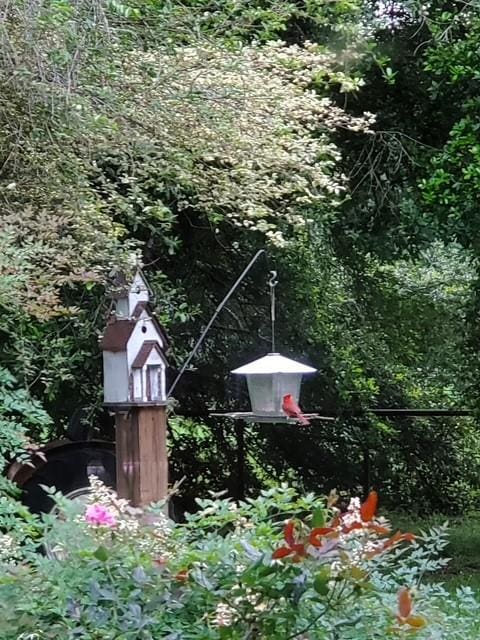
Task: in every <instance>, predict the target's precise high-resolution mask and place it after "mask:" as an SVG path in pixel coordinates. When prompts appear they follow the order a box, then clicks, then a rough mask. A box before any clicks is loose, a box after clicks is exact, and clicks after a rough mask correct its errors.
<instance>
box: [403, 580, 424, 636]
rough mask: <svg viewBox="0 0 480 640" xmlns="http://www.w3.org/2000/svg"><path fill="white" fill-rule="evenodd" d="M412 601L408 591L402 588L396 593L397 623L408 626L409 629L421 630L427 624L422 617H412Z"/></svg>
mask: <svg viewBox="0 0 480 640" xmlns="http://www.w3.org/2000/svg"><path fill="white" fill-rule="evenodd" d="M412 612H413V600H412V594H411V592H410V589H408V588H407V587H403V588H402V589H400V591H399V592H398V612H397V614H396V618H397V622H398V623H399V624H401V625H408V626H409V627H411V629H412V630H413V629H421V628H422V627H424V626H425V625H426V624H427V622H426V620H425V618H422V616H418V615H413V613H412Z"/></svg>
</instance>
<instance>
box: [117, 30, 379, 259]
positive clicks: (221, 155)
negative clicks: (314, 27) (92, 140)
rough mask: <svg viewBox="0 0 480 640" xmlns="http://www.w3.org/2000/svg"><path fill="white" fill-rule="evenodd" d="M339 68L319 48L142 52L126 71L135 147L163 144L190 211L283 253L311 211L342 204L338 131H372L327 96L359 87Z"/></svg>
mask: <svg viewBox="0 0 480 640" xmlns="http://www.w3.org/2000/svg"><path fill="white" fill-rule="evenodd" d="M337 62H338V60H337V57H336V55H334V54H332V53H330V52H326V51H325V50H324V49H322V47H320V46H318V45H316V44H312V43H306V45H305V46H303V47H300V46H297V45H293V46H287V45H286V44H285V43H283V42H272V43H269V44H266V45H259V44H253V45H250V46H243V47H240V48H238V49H237V50H236V51H232V50H229V49H226V48H222V47H219V46H212V45H209V44H203V45H202V46H197V47H182V48H179V49H177V50H176V51H175V52H174V53H172V52H168V53H167V52H162V51H146V52H144V51H134V52H132V53H131V55H130V56H128V57H127V58H125V59H124V60H123V63H122V67H121V74H119V76H121V79H122V90H123V93H124V97H125V101H124V105H123V107H124V110H125V115H126V116H127V117H128V118H129V121H130V122H131V121H136V120H138V118H139V117H141V119H142V127H141V128H136V129H134V130H133V131H132V133H133V136H134V139H135V138H136V141H137V142H138V143H142V144H143V145H149V146H150V147H152V146H153V147H156V150H157V153H158V159H157V166H164V167H165V168H168V170H169V171H170V173H171V174H172V173H173V174H174V175H175V179H176V181H177V184H178V186H179V190H180V191H183V190H184V191H185V193H188V195H184V196H183V197H182V198H181V200H182V203H183V204H182V206H183V207H184V208H188V207H191V208H194V209H199V210H202V211H205V212H206V213H207V214H208V215H209V216H211V218H212V220H213V221H214V222H215V223H216V224H217V223H218V222H219V221H221V220H227V221H229V222H230V223H231V224H233V225H234V226H237V227H241V228H243V229H247V230H249V231H255V232H260V233H263V234H264V235H265V236H266V237H267V238H268V239H269V241H270V242H271V243H272V244H275V245H277V246H280V247H281V246H285V244H286V243H287V236H286V232H290V230H300V229H302V228H304V227H305V225H306V224H307V219H306V216H305V215H304V214H303V212H302V210H303V208H304V207H305V206H309V205H312V204H317V205H321V206H322V207H323V208H324V210H325V211H329V210H330V208H331V207H332V206H335V205H336V204H338V203H339V202H340V200H341V198H342V197H344V193H345V190H346V178H345V176H343V175H342V174H340V173H339V172H338V171H337V170H336V165H337V163H338V160H339V159H340V153H339V150H338V148H337V147H336V146H335V145H334V144H333V143H332V141H331V139H330V134H331V132H333V131H334V130H335V129H338V128H345V129H349V130H351V131H358V132H369V131H370V127H371V124H372V122H373V116H372V115H371V114H365V115H364V116H363V117H352V116H350V115H349V114H347V113H346V112H345V111H344V110H343V109H341V108H340V107H338V106H337V105H335V104H334V103H333V102H332V101H331V100H330V99H328V98H326V97H322V95H321V91H325V89H324V87H325V86H326V85H328V84H332V83H336V84H337V85H340V87H341V90H342V91H355V90H357V89H358V88H359V87H360V86H361V84H362V82H361V80H360V79H356V78H350V77H348V76H347V75H346V74H345V73H343V72H339V71H337V70H336V63H337ZM337 66H338V65H337ZM319 87H320V88H319ZM319 92H320V93H319ZM140 114H141V116H140ZM146 130H148V132H149V133H148V136H145V133H144V132H145V131H146ZM137 204H141V202H138V203H137Z"/></svg>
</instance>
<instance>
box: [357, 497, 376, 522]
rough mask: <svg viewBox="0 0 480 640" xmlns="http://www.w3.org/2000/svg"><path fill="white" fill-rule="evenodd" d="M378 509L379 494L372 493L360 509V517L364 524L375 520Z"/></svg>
mask: <svg viewBox="0 0 480 640" xmlns="http://www.w3.org/2000/svg"><path fill="white" fill-rule="evenodd" d="M377 507H378V493H377V492H376V491H370V493H369V494H368V498H367V499H366V500H365V502H364V503H363V504H362V505H361V507H360V516H361V517H362V521H363V522H370V521H371V520H373V519H374V517H375V514H376V513H377Z"/></svg>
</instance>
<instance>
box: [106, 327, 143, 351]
mask: <svg viewBox="0 0 480 640" xmlns="http://www.w3.org/2000/svg"><path fill="white" fill-rule="evenodd" d="M136 324H137V323H136V321H135V320H115V322H111V323H110V324H108V325H107V327H106V329H105V333H104V334H103V337H102V342H101V347H102V349H103V351H113V352H118V351H125V350H126V348H127V342H128V340H129V338H130V336H131V335H132V332H133V330H134V329H135V325H136Z"/></svg>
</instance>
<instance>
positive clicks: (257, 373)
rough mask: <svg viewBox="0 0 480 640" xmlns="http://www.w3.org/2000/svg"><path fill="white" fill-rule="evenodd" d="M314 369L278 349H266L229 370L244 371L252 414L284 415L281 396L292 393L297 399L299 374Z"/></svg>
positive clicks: (238, 372) (261, 415) (300, 381)
mask: <svg viewBox="0 0 480 640" xmlns="http://www.w3.org/2000/svg"><path fill="white" fill-rule="evenodd" d="M315 371H316V369H314V368H313V367H308V366H307V365H304V364H302V363H301V362H296V361H295V360H290V359H289V358H285V357H284V356H282V355H280V354H279V353H269V354H267V355H266V356H264V357H263V358H259V359H258V360H254V361H253V362H249V363H248V364H246V365H244V366H243V367H239V368H238V369H234V370H233V371H232V373H234V374H237V375H244V376H245V377H246V379H247V386H248V394H249V396H250V404H251V409H252V413H253V415H254V416H259V417H266V418H267V417H271V418H275V417H277V418H278V417H283V418H285V413H284V412H283V410H282V403H283V398H284V396H286V395H287V394H289V393H290V394H291V395H292V396H293V398H294V399H295V402H298V400H299V396H300V385H301V383H302V376H303V375H304V374H307V373H314V372H315Z"/></svg>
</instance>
